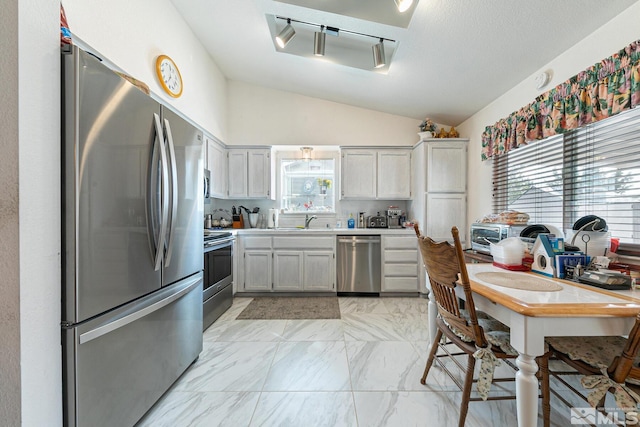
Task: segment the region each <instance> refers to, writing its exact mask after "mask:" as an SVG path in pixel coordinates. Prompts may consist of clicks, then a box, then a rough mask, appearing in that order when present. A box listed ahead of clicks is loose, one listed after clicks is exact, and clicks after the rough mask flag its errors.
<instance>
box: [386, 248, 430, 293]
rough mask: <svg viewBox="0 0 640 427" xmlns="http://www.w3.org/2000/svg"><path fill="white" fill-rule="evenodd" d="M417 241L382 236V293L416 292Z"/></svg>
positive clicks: (417, 272)
mask: <svg viewBox="0 0 640 427" xmlns="http://www.w3.org/2000/svg"><path fill="white" fill-rule="evenodd" d="M418 255H419V251H418V240H417V239H416V237H415V235H414V236H382V289H381V291H382V292H418V290H419V278H418V277H419V276H418V274H419V272H420V271H419V269H418V266H420V265H421V264H419V262H418V261H419V258H418Z"/></svg>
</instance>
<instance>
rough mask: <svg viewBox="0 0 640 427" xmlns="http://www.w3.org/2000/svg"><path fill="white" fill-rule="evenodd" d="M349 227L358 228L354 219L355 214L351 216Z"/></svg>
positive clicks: (348, 222)
mask: <svg viewBox="0 0 640 427" xmlns="http://www.w3.org/2000/svg"><path fill="white" fill-rule="evenodd" d="M347 227H349V228H356V220H355V219H353V214H349V220H348V221H347Z"/></svg>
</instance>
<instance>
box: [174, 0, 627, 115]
mask: <svg viewBox="0 0 640 427" xmlns="http://www.w3.org/2000/svg"><path fill="white" fill-rule="evenodd" d="M171 1H172V3H173V4H174V5H175V7H176V9H177V10H178V12H179V13H180V14H181V15H182V16H183V18H184V19H185V21H186V22H187V24H188V25H189V26H190V27H191V29H192V30H193V32H194V34H195V35H196V37H197V38H198V39H199V40H200V41H201V42H202V44H203V45H204V46H205V48H206V49H207V50H208V51H209V53H210V54H211V57H212V58H213V60H214V61H215V62H216V64H217V65H218V67H219V68H220V70H221V71H222V73H223V74H224V75H225V76H226V77H227V78H228V79H230V80H237V81H243V82H247V83H250V84H255V85H260V86H264V87H268V88H272V89H277V90H283V91H288V92H293V93H298V94H301V95H306V96H310V97H314V98H321V99H326V100H329V101H334V102H339V103H343V104H348V105H353V106H357V107H363V108H368V109H372V110H377V111H382V112H386V113H390V114H395V115H400V116H405V117H412V118H415V119H416V120H421V119H423V118H424V117H430V118H431V119H433V120H434V121H436V122H438V123H441V124H447V125H458V124H460V123H461V122H463V121H464V120H465V119H467V118H468V117H470V116H471V115H473V114H474V113H475V112H477V111H479V110H480V109H481V108H483V107H484V106H486V105H487V104H489V103H490V102H491V101H493V100H494V99H496V98H497V97H499V96H500V95H501V94H503V93H504V92H506V91H507V90H509V89H511V88H512V87H513V86H515V85H516V84H518V83H520V82H521V81H523V80H524V79H525V78H527V77H529V76H530V75H532V74H533V73H535V72H536V71H538V70H540V69H541V67H543V66H544V65H545V64H547V63H548V62H549V61H551V60H552V59H554V58H555V57H557V56H558V55H560V54H562V53H563V52H564V51H566V50H567V49H568V48H570V47H571V46H573V45H575V44H576V43H577V42H579V41H580V40H582V39H583V38H584V37H586V36H588V35H589V34H591V33H592V32H593V31H594V30H595V29H597V28H599V27H600V26H602V25H603V24H604V23H606V22H607V21H609V20H610V19H612V18H613V17H615V16H616V15H618V14H619V13H621V12H622V11H623V10H624V9H626V8H627V7H629V6H631V5H632V4H633V3H635V2H636V1H638V0H615V1H602V0H561V1H558V0H533V1H522V0H520V1H514V0H482V1H480V0H477V1H469V0H420V1H419V2H418V3H417V4H415V5H414V6H412V8H411V9H410V10H409V11H407V12H405V13H407V14H409V15H407V16H409V17H408V18H406V17H402V16H400V17H399V16H396V15H399V12H397V10H394V8H395V4H394V1H393V0H278V1H274V0H235V1H228V0H224V1H223V0H171ZM389 6H391V11H389V9H388V7H389ZM411 13H413V15H412V16H410V14H411ZM277 17H285V18H291V19H293V20H295V21H302V22H306V23H312V24H319V25H325V26H330V27H334V28H338V29H341V30H348V31H350V32H354V33H361V34H365V35H371V36H375V37H376V38H377V37H382V38H385V39H389V40H393V41H394V43H393V44H390V45H389V47H388V48H386V50H385V52H386V54H387V57H388V61H387V62H389V60H391V62H390V64H389V65H388V66H387V67H385V68H384V69H383V70H373V58H372V51H371V46H372V45H373V44H375V38H370V37H363V38H361V39H362V40H359V41H358V42H357V43H356V42H352V43H351V44H352V45H353V46H352V47H353V50H352V51H351V52H349V51H348V48H342V47H338V45H337V44H333V43H334V42H336V43H337V39H338V38H340V37H342V39H340V41H341V42H342V41H347V37H344V36H345V35H346V34H347V33H339V36H338V37H335V36H331V35H327V36H326V43H325V49H326V52H327V54H326V55H325V57H315V56H313V32H315V31H318V29H317V28H315V27H314V26H309V25H302V24H297V25H296V23H295V22H294V23H293V24H294V28H295V29H296V33H297V35H296V37H295V38H294V39H293V40H296V39H299V40H298V42H297V43H298V45H297V46H295V45H293V44H291V48H290V49H291V50H290V51H288V48H289V45H287V46H285V48H283V49H280V48H279V47H277V46H276V44H275V43H274V41H273V35H274V34H277V32H279V31H280V30H281V29H282V28H283V27H284V25H286V21H283V20H281V19H278V18H277ZM355 38H357V37H355ZM632 41H633V40H629V42H632ZM292 43H293V41H292ZM305 46H308V47H305ZM621 47H622V46H621ZM305 49H308V53H305ZM341 49H342V50H345V49H346V52H343V53H342V54H341V55H342V57H343V59H340V57H341V55H337V54H336V55H334V56H330V52H331V51H332V50H333V51H334V53H335V52H337V51H339V50H341ZM612 53H613V52H612ZM348 57H352V58H356V57H357V58H359V59H358V60H359V61H360V62H359V64H365V65H359V66H354V65H351V64H346V62H344V63H342V62H341V61H343V60H344V61H346V59H344V58H348ZM369 59H370V61H371V66H370V68H369V67H368V66H367V65H366V62H367V61H369ZM363 61H364V62H363ZM345 64H346V65H345ZM578 71H580V70H576V73H577V72H578ZM532 85H535V83H534V82H532Z"/></svg>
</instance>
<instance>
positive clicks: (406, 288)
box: [382, 277, 418, 292]
mask: <svg viewBox="0 0 640 427" xmlns="http://www.w3.org/2000/svg"><path fill="white" fill-rule="evenodd" d="M382 290H383V291H387V292H418V278H417V277H385V278H384V279H383V284H382Z"/></svg>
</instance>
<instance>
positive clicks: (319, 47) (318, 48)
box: [313, 25, 327, 56]
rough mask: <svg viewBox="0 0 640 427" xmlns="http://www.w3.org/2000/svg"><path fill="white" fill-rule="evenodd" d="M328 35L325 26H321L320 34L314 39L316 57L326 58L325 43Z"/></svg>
mask: <svg viewBox="0 0 640 427" xmlns="http://www.w3.org/2000/svg"><path fill="white" fill-rule="evenodd" d="M326 37H327V33H325V32H324V25H321V26H320V32H317V31H316V33H315V36H314V39H313V54H314V55H315V56H324V41H325V39H326Z"/></svg>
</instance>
